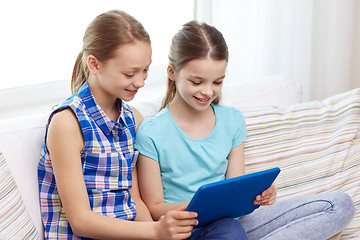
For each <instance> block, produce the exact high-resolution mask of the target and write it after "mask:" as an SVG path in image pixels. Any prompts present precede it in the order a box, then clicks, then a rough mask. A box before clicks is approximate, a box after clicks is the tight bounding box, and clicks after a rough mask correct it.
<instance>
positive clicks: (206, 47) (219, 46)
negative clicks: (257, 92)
mask: <svg viewBox="0 0 360 240" xmlns="http://www.w3.org/2000/svg"><path fill="white" fill-rule="evenodd" d="M207 57H210V58H211V59H213V60H226V61H228V59H229V52H228V47H227V44H226V42H225V39H224V37H223V35H222V34H221V32H220V31H219V30H217V29H216V28H215V27H213V26H210V25H208V24H206V23H199V22H197V21H190V22H188V23H186V24H184V25H183V27H182V29H180V30H179V31H178V32H177V33H176V34H175V36H174V37H173V39H172V42H171V46H170V52H169V65H170V66H171V67H172V68H173V69H174V71H175V72H178V71H180V69H181V68H183V67H184V65H185V64H186V63H188V62H190V61H191V60H195V59H200V58H207ZM175 93H176V86H175V82H174V81H172V80H170V78H169V77H168V78H167V91H166V94H165V97H164V98H163V100H162V103H161V108H160V110H161V109H163V108H164V107H166V105H167V104H169V103H170V102H171V101H172V100H173V98H174V96H175ZM219 101H220V97H217V98H216V99H215V100H214V101H213V103H215V104H218V103H219Z"/></svg>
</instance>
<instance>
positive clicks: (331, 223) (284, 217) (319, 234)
mask: <svg viewBox="0 0 360 240" xmlns="http://www.w3.org/2000/svg"><path fill="white" fill-rule="evenodd" d="M354 214H355V206H354V203H353V201H352V199H351V198H350V197H349V195H347V194H345V193H340V192H335V193H320V194H315V195H310V196H304V197H298V198H293V199H289V200H283V201H279V202H276V203H275V204H274V205H272V206H261V207H260V208H258V209H257V210H255V211H254V212H252V213H251V214H249V215H246V216H243V217H242V218H240V220H239V221H240V222H241V224H242V226H243V227H244V228H245V230H246V232H247V236H248V238H249V239H250V240H252V239H254V240H255V239H256V240H259V239H267V240H268V239H276V240H282V239H296V240H302V239H304V240H312V239H314V240H321V239H328V238H330V237H332V236H333V235H335V234H337V233H338V232H341V231H342V230H343V229H344V228H345V227H346V226H347V225H348V224H349V223H350V222H351V220H352V219H353V217H354Z"/></svg>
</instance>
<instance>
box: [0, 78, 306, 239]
mask: <svg viewBox="0 0 360 240" xmlns="http://www.w3.org/2000/svg"><path fill="white" fill-rule="evenodd" d="M223 90H224V92H223V104H225V105H234V106H236V107H242V106H243V107H246V106H251V105H257V106H259V105H277V106H283V105H291V104H295V103H298V102H300V100H301V94H302V91H301V87H300V85H299V84H298V83H296V82H294V81H291V80H289V79H287V78H284V77H279V76H276V77H270V78H267V79H263V80H262V81H258V82H253V83H243V82H240V83H238V84H232V85H230V86H225V87H224V89H223ZM139 94H141V93H139ZM161 98H162V96H158V97H156V98H153V99H148V100H142V101H134V102H130V105H134V106H135V107H137V108H138V109H139V110H140V112H141V113H142V114H143V115H144V116H145V117H146V118H147V117H151V116H153V115H155V114H156V113H157V111H158V108H159V106H160V101H161ZM49 114H50V109H49V111H48V112H45V113H42V114H37V115H32V116H26V117H21V118H13V119H9V120H0V150H1V151H2V152H3V154H4V156H5V158H6V160H7V162H8V165H9V167H10V170H11V172H12V175H13V177H14V178H15V181H16V183H17V185H18V188H19V190H20V193H21V195H22V197H23V201H24V203H25V205H26V208H27V210H28V212H29V214H30V217H31V219H32V221H33V222H34V225H35V227H36V228H37V230H38V232H39V233H40V234H41V235H43V228H42V223H41V215H40V206H39V193H38V181H37V163H38V160H39V156H40V152H41V148H42V145H43V141H44V132H45V125H46V122H47V119H48V116H49Z"/></svg>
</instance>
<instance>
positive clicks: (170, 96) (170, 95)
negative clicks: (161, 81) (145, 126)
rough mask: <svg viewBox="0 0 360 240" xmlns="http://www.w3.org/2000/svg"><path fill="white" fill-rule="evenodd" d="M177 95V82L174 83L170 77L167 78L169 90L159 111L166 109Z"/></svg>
mask: <svg viewBox="0 0 360 240" xmlns="http://www.w3.org/2000/svg"><path fill="white" fill-rule="evenodd" d="M175 93H176V85H175V81H172V80H171V79H170V78H169V77H168V78H167V90H166V94H165V96H164V98H163V100H162V102H161V106H160V109H159V110H162V109H163V108H165V107H166V105H168V104H169V103H170V102H171V101H172V100H173V99H174V97H175Z"/></svg>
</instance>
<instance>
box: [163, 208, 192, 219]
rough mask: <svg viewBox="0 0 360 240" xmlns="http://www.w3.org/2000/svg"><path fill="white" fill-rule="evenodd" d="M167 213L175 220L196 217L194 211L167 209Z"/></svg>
mask: <svg viewBox="0 0 360 240" xmlns="http://www.w3.org/2000/svg"><path fill="white" fill-rule="evenodd" d="M167 214H168V215H170V216H171V217H172V218H174V219H176V220H184V219H194V218H196V217H197V213H196V212H188V211H177V210H174V211H169V212H168V213H167Z"/></svg>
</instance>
